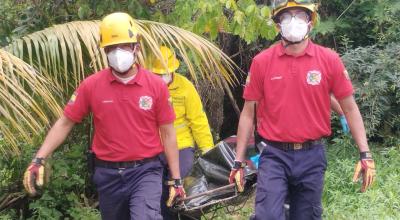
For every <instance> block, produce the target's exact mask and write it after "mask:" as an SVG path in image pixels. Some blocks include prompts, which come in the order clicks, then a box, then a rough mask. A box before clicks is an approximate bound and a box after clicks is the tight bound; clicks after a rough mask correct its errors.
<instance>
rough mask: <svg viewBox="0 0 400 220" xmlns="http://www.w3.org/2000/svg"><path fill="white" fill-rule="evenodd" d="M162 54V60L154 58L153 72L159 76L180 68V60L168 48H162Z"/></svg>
mask: <svg viewBox="0 0 400 220" xmlns="http://www.w3.org/2000/svg"><path fill="white" fill-rule="evenodd" d="M160 52H161V57H162V60H160V59H159V58H157V57H156V56H154V57H153V62H152V64H151V66H152V68H151V71H152V72H153V73H157V74H159V75H162V74H167V73H173V72H175V70H177V69H178V68H179V60H178V59H176V57H175V54H174V53H173V51H172V50H171V49H169V48H168V47H165V46H161V47H160ZM163 61H164V62H163ZM166 67H167V68H166Z"/></svg>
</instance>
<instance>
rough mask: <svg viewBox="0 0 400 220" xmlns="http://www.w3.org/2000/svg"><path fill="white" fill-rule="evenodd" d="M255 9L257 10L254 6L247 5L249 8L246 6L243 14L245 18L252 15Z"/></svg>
mask: <svg viewBox="0 0 400 220" xmlns="http://www.w3.org/2000/svg"><path fill="white" fill-rule="evenodd" d="M256 8H257V7H256V6H255V5H249V6H247V8H246V11H245V14H246V15H247V16H250V15H253V14H254V12H255V11H256Z"/></svg>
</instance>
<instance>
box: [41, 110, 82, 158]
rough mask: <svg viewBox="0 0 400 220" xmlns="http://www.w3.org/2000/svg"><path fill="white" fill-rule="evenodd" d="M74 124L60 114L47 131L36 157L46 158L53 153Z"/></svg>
mask: <svg viewBox="0 0 400 220" xmlns="http://www.w3.org/2000/svg"><path fill="white" fill-rule="evenodd" d="M74 124H75V123H74V122H72V121H71V120H70V119H68V118H66V117H65V116H61V117H60V118H59V119H58V120H57V121H56V123H55V124H54V125H53V127H52V128H51V129H50V131H49V132H48V134H47V136H46V138H45V140H44V142H43V144H42V146H41V147H40V149H39V151H38V152H37V153H36V157H43V158H46V157H48V156H49V155H50V154H51V153H53V151H54V150H55V149H57V147H58V146H60V145H61V143H62V142H63V141H64V140H65V138H66V137H67V135H68V134H69V132H70V131H71V129H72V127H73V126H74Z"/></svg>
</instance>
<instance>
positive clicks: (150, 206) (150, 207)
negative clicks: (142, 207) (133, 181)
mask: <svg viewBox="0 0 400 220" xmlns="http://www.w3.org/2000/svg"><path fill="white" fill-rule="evenodd" d="M145 204H146V219H147V220H161V219H162V216H161V207H160V201H152V200H149V199H146V198H145Z"/></svg>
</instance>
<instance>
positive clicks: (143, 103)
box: [139, 96, 153, 110]
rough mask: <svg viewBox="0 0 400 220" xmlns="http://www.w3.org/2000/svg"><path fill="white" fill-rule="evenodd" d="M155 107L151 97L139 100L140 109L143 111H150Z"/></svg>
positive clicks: (143, 97) (142, 97)
mask: <svg viewBox="0 0 400 220" xmlns="http://www.w3.org/2000/svg"><path fill="white" fill-rule="evenodd" d="M152 105H153V99H152V98H151V97H150V96H141V97H140V99H139V107H140V108H141V109H143V110H150V109H151V106H152Z"/></svg>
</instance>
